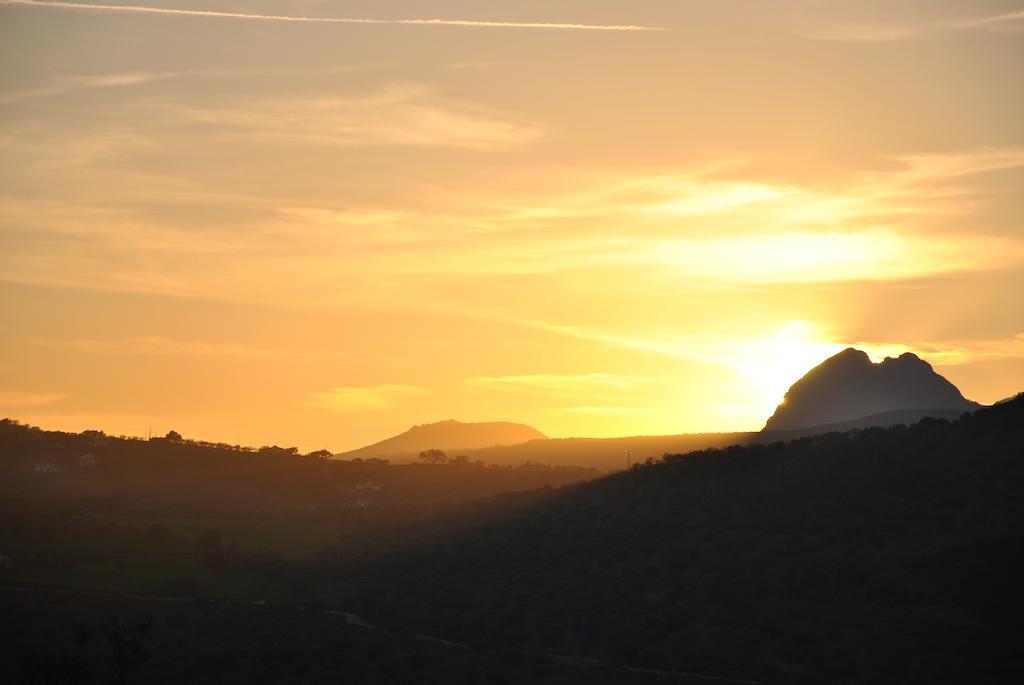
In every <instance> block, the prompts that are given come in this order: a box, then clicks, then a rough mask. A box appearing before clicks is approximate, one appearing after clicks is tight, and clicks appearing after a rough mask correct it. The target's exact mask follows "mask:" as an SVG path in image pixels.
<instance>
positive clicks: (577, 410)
mask: <svg viewBox="0 0 1024 685" xmlns="http://www.w3.org/2000/svg"><path fill="white" fill-rule="evenodd" d="M661 411H664V410H663V409H653V408H651V407H558V408H555V409H552V410H551V412H552V413H555V414H576V415H582V416H647V415H652V414H657V413H659V412H661Z"/></svg>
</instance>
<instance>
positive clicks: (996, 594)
mask: <svg viewBox="0 0 1024 685" xmlns="http://www.w3.org/2000/svg"><path fill="white" fill-rule="evenodd" d="M1022 445H1024V399H1017V400H1015V401H1012V402H1008V403H1005V404H1002V405H999V406H997V407H994V408H991V409H985V410H982V411H979V412H978V413H976V414H973V415H971V414H969V415H965V416H964V417H962V418H961V419H959V420H958V421H956V422H952V423H951V422H948V421H945V420H941V419H925V420H923V421H921V422H920V423H918V424H916V425H913V426H911V427H904V426H897V427H892V428H869V429H865V430H860V431H854V432H849V433H830V434H826V435H821V436H816V437H810V438H803V439H799V440H796V441H792V442H789V443H775V444H770V445H753V446H745V447H740V446H734V447H730V448H727V449H719V450H707V451H703V452H696V453H691V454H688V455H684V456H674V457H669V458H668V459H666V460H665V461H664V462H663V463H657V464H654V465H650V466H644V467H638V468H636V469H634V470H632V471H629V472H625V473H620V474H616V475H612V476H609V477H606V478H603V479H600V480H597V481H593V482H590V483H586V484H582V485H577V486H572V487H569V488H567V489H564V490H562V491H560V492H555V493H552V494H550V495H549V496H546V497H543V498H539V499H538V498H534V499H532V500H531V501H529V502H528V503H524V504H523V506H520V507H515V506H509V507H507V508H505V509H504V510H502V511H500V512H499V513H498V514H496V515H494V516H479V517H477V518H475V519H473V520H469V521H467V520H463V521H461V522H457V523H453V524H452V525H451V527H450V528H448V529H447V530H446V531H445V533H444V534H443V535H442V534H437V535H435V536H433V537H432V538H431V541H430V544H429V545H426V544H425V545H420V546H418V547H417V546H415V545H413V546H412V547H411V548H410V547H404V548H401V549H400V550H399V551H396V550H395V548H394V547H387V546H386V545H382V547H381V549H379V550H378V552H377V554H376V556H372V559H373V561H372V562H370V563H369V564H367V565H362V564H358V563H357V564H353V563H351V562H347V561H345V560H342V559H335V560H333V561H329V560H325V561H324V562H323V563H324V567H323V576H322V580H321V582H322V584H323V587H324V590H325V592H330V590H331V589H332V588H333V589H334V590H335V592H337V593H339V594H338V595H337V596H336V601H341V602H345V603H348V604H349V605H350V606H355V607H356V608H357V610H358V611H360V612H361V613H363V614H364V615H366V616H368V617H370V620H374V621H381V622H388V623H397V624H401V625H408V626H411V627H413V628H414V629H416V630H422V631H423V632H426V633H428V634H434V635H445V636H448V637H450V638H452V639H457V640H463V641H467V642H470V643H474V644H481V645H485V644H498V645H508V644H515V645H526V646H528V647H530V648H534V649H538V650H547V651H553V652H559V653H565V654H576V655H584V656H595V657H598V658H601V659H606V660H611V661H619V662H621V663H628V664H632V665H642V666H649V667H657V668H667V669H673V670H680V671H698V672H706V673H712V674H718V675H730V676H741V677H749V678H754V679H758V680H762V681H764V682H806V683H821V682H830V683H881V682H893V683H896V682H899V683H905V682H918V683H925V682H928V683H935V682H945V683H954V682H955V683H963V682H974V683H977V682H1010V681H1011V680H1012V677H1011V676H1012V675H1013V674H1017V675H1020V673H1021V665H1022V664H1021V661H1020V659H1019V657H1015V656H1013V655H1014V654H1016V652H1015V651H1014V650H1012V649H1011V648H1012V647H1013V645H1012V644H1011V640H1012V631H1011V632H1007V631H1005V630H1004V629H1003V628H1001V627H1000V626H1006V625H1009V623H1008V622H1007V621H1009V620H1010V619H1013V618H1014V617H1015V615H1016V611H1017V609H1018V608H1019V607H1020V606H1021V603H1020V599H1021V593H1020V583H1019V580H1018V579H1017V578H1016V574H1015V571H1014V569H1015V568H1017V567H1016V561H1014V560H1016V559H1019V558H1022V554H1021V553H1022V552H1024V545H1022V536H1021V527H1020V525H1021V521H1024V500H1022V498H1021V497H1020V491H1021V486H1022V485H1024V462H1022V460H1021V454H1022V449H1021V446H1022ZM511 499H513V500H514V499H515V498H511ZM366 558H371V557H366ZM331 564H333V567H332V566H331ZM331 568H333V570H331ZM367 577H369V578H372V581H370V582H366V581H362V582H359V583H357V582H354V581H353V580H352V579H354V578H363V579H365V578H367ZM342 590H344V592H342Z"/></svg>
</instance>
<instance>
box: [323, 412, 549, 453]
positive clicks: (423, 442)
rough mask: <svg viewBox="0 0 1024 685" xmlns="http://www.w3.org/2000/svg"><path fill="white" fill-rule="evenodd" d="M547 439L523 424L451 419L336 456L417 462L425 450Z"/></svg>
mask: <svg viewBox="0 0 1024 685" xmlns="http://www.w3.org/2000/svg"><path fill="white" fill-rule="evenodd" d="M544 438H545V436H544V434H543V433H541V432H540V431H539V430H537V429H536V428H531V427H530V426H525V425H523V424H521V423H508V422H505V421H491V422H487V423H462V422H461V421H455V420H454V419H449V420H447V421H438V422H437V423H427V424H423V425H420V426H413V427H412V428H410V429H409V430H407V431H406V432H404V433H402V434H401V435H396V436H394V437H392V438H388V439H386V440H381V441H380V442H376V443H374V444H372V445H367V446H366V447H360V448H359V449H356V450H351V451H349V452H343V453H341V454H338V455H335V456H337V457H338V458H340V459H353V458H367V457H378V458H385V459H412V460H415V459H416V456H417V455H418V454H419V453H420V452H422V451H424V450H430V449H439V450H443V451H445V452H454V451H465V450H469V449H475V448H480V447H492V446H495V445H515V444H518V443H522V442H527V441H529V440H538V439H541V440H542V439H544Z"/></svg>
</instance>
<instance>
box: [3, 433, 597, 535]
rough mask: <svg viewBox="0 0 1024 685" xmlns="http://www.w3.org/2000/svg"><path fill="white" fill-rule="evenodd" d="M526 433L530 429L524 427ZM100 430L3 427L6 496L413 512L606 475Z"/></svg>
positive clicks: (168, 506)
mask: <svg viewBox="0 0 1024 685" xmlns="http://www.w3.org/2000/svg"><path fill="white" fill-rule="evenodd" d="M524 428H525V427H524ZM324 457H325V453H320V452H317V453H313V454H310V455H300V454H298V451H297V450H296V449H294V448H280V447H264V448H260V449H252V448H243V447H238V446H230V445H219V444H210V443H202V442H195V441H191V440H183V439H181V436H177V437H176V438H174V439H167V438H160V439H153V440H143V439H141V438H116V437H111V436H107V435H104V434H102V433H99V432H97V431H87V432H85V433H81V434H76V433H63V432H57V431H44V430H41V429H39V428H35V427H29V426H26V425H23V424H19V423H17V422H14V421H10V420H7V419H4V420H3V421H0V498H3V497H14V498H18V499H25V500H32V501H47V502H54V503H59V502H63V503H65V504H72V503H74V504H78V503H86V504H85V506H89V507H93V508H99V509H101V510H104V511H132V512H137V511H143V512H159V513H163V514H168V515H186V514H188V515H198V514H206V515H211V514H216V515H224V514H228V515H236V514H245V515H252V514H257V513H258V514H268V513H270V514H273V513H277V512H282V511H310V510H314V509H318V508H325V509H358V510H360V511H365V510H367V509H379V508H395V507H400V508H403V509H411V508H416V507H422V506H426V505H434V504H439V503H445V502H458V501H463V500H467V499H473V498H476V497H490V496H493V495H496V494H499V493H502V492H508V491H512V490H531V489H535V488H540V487H544V486H546V485H553V486H557V485H563V484H565V483H570V482H575V481H578V480H581V479H584V478H592V477H594V476H595V475H596V473H595V472H593V471H588V470H585V469H573V468H549V467H547V466H545V465H542V464H533V465H529V466H525V467H517V468H506V467H500V468H499V467H492V466H485V465H483V464H478V463H466V464H461V465H455V464H435V465H424V464H413V465H388V464H384V463H348V462H341V461H336V460H331V459H327V458H324Z"/></svg>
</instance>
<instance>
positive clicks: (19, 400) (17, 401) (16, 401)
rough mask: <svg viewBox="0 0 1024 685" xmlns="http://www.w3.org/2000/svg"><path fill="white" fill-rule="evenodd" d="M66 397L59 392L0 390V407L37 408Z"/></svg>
mask: <svg viewBox="0 0 1024 685" xmlns="http://www.w3.org/2000/svg"><path fill="white" fill-rule="evenodd" d="M66 397H68V395H67V394H66V393H61V392H21V391H19V390H2V389H0V407H3V408H13V409H19V408H22V407H38V406H41V405H45V404H52V403H54V402H59V401H60V400H63V399H65V398H66Z"/></svg>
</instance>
